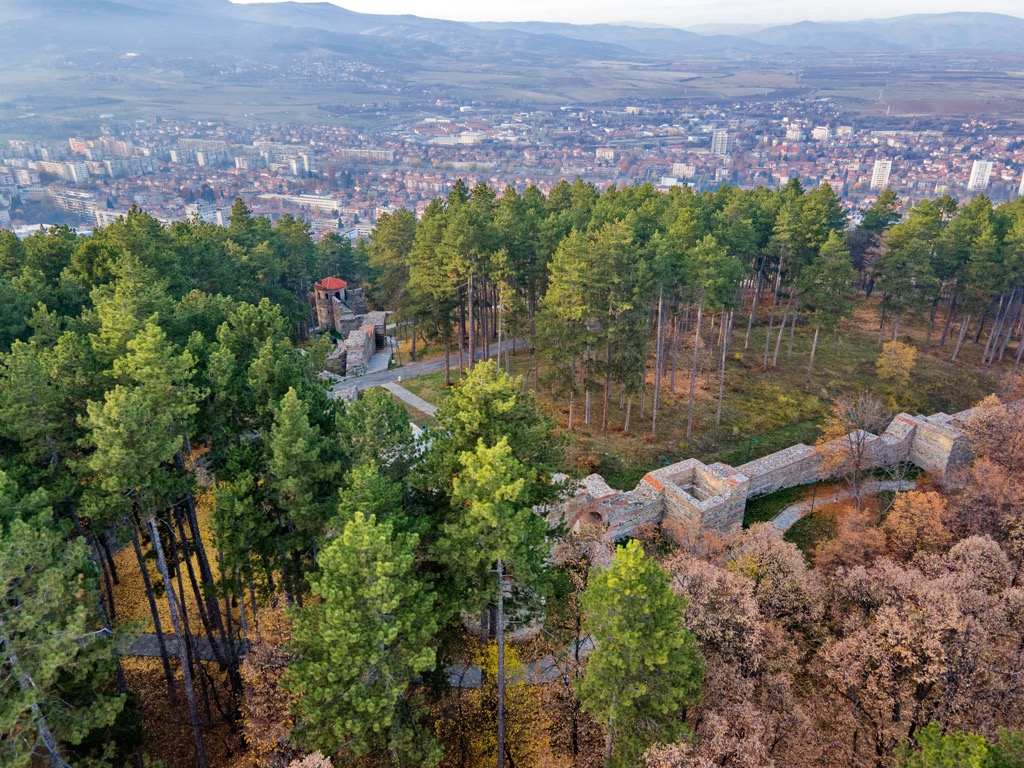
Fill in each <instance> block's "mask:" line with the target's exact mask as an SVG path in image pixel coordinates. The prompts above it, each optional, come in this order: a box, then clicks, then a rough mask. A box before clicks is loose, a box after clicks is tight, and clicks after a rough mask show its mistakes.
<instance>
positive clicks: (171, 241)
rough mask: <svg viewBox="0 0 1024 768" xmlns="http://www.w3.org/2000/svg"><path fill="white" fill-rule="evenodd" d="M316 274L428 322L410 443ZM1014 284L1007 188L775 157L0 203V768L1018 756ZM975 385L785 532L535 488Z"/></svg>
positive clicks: (400, 322)
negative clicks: (289, 197) (615, 506)
mask: <svg viewBox="0 0 1024 768" xmlns="http://www.w3.org/2000/svg"><path fill="white" fill-rule="evenodd" d="M330 275H337V276H341V277H344V278H345V279H346V280H349V281H353V282H355V283H360V284H362V285H363V286H364V288H365V291H366V293H367V295H368V296H369V297H370V299H371V301H372V303H374V304H375V305H376V306H377V307H380V308H385V309H388V310H390V311H391V312H392V313H393V314H392V316H391V318H392V319H391V320H390V321H389V322H391V323H394V324H397V330H396V333H397V335H399V336H401V337H402V340H403V341H402V349H403V353H405V352H407V353H408V356H409V357H410V358H412V359H414V360H415V359H423V358H424V357H426V358H430V357H431V356H436V357H437V359H440V358H441V357H443V359H444V370H443V372H442V373H441V374H440V375H439V376H438V381H437V382H435V383H434V385H436V387H435V390H434V391H435V394H436V399H437V401H438V403H437V404H438V409H437V413H436V415H435V417H434V419H433V420H432V421H431V422H430V424H429V426H428V427H427V430H426V433H425V438H419V437H417V436H415V434H414V431H413V428H412V425H411V424H410V413H409V412H408V411H407V410H406V408H405V407H404V406H403V405H402V404H401V403H399V402H398V401H397V400H395V399H393V398H392V397H391V396H390V395H389V394H388V393H386V392H385V391H383V390H380V389H367V390H365V391H364V392H363V393H362V396H361V397H360V398H358V399H355V400H353V401H351V402H347V401H345V400H343V399H336V398H333V397H331V396H330V394H331V393H330V386H331V381H330V380H329V377H326V376H324V375H323V373H322V372H323V371H324V369H325V360H326V357H327V355H328V354H329V352H330V351H331V348H332V345H333V344H334V343H335V341H334V339H333V338H332V334H330V333H328V334H321V335H317V334H315V333H314V332H313V329H312V327H311V323H312V310H311V305H310V298H309V294H310V291H311V290H312V287H313V284H314V283H315V282H316V281H317V280H319V279H321V278H323V277H326V276H330ZM1022 307H1024V202H1021V201H1017V202H1013V203H1009V204H1006V205H1001V206H999V207H994V206H993V205H992V204H991V202H990V201H989V200H987V199H986V198H985V197H983V196H978V197H976V198H974V199H973V200H971V201H969V202H966V203H963V204H961V203H959V202H958V201H956V200H953V199H952V198H949V197H942V198H938V199H935V200H926V201H924V202H920V203H916V204H914V205H912V206H910V207H908V208H907V209H906V210H903V208H902V205H901V203H900V201H899V200H898V199H897V198H896V196H895V195H894V194H893V193H891V192H890V191H886V192H884V193H883V194H881V195H880V196H879V198H878V200H877V202H876V203H874V204H873V205H872V206H871V207H869V208H867V209H865V210H863V211H860V212H859V215H858V217H857V223H856V224H854V225H850V223H849V222H848V219H847V216H846V214H845V212H844V210H843V208H842V207H841V205H840V204H839V201H838V200H837V199H836V198H835V196H834V194H833V193H832V191H831V189H830V188H829V187H827V186H825V187H822V188H820V189H815V190H811V191H805V190H804V189H803V188H802V187H801V186H800V184H799V183H798V182H796V181H793V182H790V183H789V184H788V185H786V186H785V187H783V188H781V189H778V190H768V189H763V188H762V189H757V190H753V191H746V190H740V189H733V188H730V187H722V188H721V189H719V190H717V191H714V192H707V193H700V194H697V193H694V192H692V191H689V190H685V189H678V190H673V191H672V192H671V193H668V194H664V193H660V192H657V191H656V190H654V189H653V188H651V187H649V186H640V187H630V188H625V189H614V188H613V189H609V190H606V191H603V192H602V191H599V190H597V189H595V188H594V187H592V186H590V185H587V184H585V183H583V182H581V181H578V180H577V181H576V182H573V183H567V182H563V183H560V184H559V185H557V186H556V187H555V188H554V189H552V191H551V192H550V193H549V194H547V195H544V194H542V193H541V192H540V191H539V190H537V189H536V188H532V187H531V188H527V189H526V190H525V191H522V192H520V191H517V190H515V189H512V188H509V189H506V190H504V191H503V192H502V193H501V194H500V195H499V194H498V193H496V191H495V190H493V189H490V188H489V187H487V186H485V185H479V186H476V187H474V188H472V189H468V188H467V187H466V186H465V185H464V184H462V183H461V182H459V183H457V184H456V185H455V186H454V187H453V189H452V190H451V192H450V193H449V194H448V195H447V196H446V197H445V198H443V199H441V198H439V199H437V200H435V201H434V202H433V203H431V204H430V206H429V207H428V208H427V209H426V211H425V212H424V214H423V216H422V217H421V218H419V219H417V218H416V217H415V216H414V215H413V214H412V213H410V212H408V211H398V212H394V213H390V214H385V215H383V216H382V217H381V218H380V220H379V221H378V223H377V226H376V228H375V230H374V231H373V233H372V235H371V237H370V238H369V240H368V241H366V242H360V243H357V244H356V245H352V244H351V243H349V241H348V240H346V239H343V238H339V237H337V236H335V235H327V236H324V237H323V238H322V239H319V240H318V241H315V240H314V239H313V238H312V237H311V235H310V232H309V230H308V228H307V226H306V225H305V224H304V223H303V222H302V221H301V220H298V219H295V218H292V217H289V216H284V217H282V218H280V219H279V220H278V221H276V222H275V223H274V224H271V222H270V221H269V220H268V219H266V218H263V217H260V216H255V215H253V214H252V213H251V212H250V211H249V210H248V209H247V208H246V207H245V205H244V203H242V201H240V200H239V201H236V203H235V205H234V207H233V209H232V214H231V220H230V224H229V226H226V227H218V226H214V225H212V224H207V223H202V222H199V221H188V222H183V223H176V224H173V225H171V226H169V227H165V226H163V225H161V224H160V223H159V222H157V221H156V220H155V219H153V218H152V217H150V216H149V215H147V214H146V213H144V212H142V211H139V210H133V211H132V212H131V213H130V214H129V215H128V216H127V217H125V218H124V219H122V220H119V221H118V222H117V223H115V224H113V225H111V226H109V227H106V228H103V229H100V230H97V231H96V232H94V233H93V234H92V235H90V236H88V237H79V236H77V235H76V234H75V233H74V232H73V231H72V230H70V229H67V228H65V227H54V228H52V229H51V230H49V231H47V232H41V233H38V234H35V235H32V236H31V237H28V238H26V239H25V240H24V241H20V240H18V239H17V238H16V237H14V236H13V235H12V234H11V233H9V232H0V591H2V597H3V599H2V600H0V766H3V768H8V766H9V767H11V768H14V767H20V768H24V767H27V766H35V765H47V764H48V765H51V766H58V767H59V768H64V767H65V766H74V768H78V767H79V766H85V767H86V768H93V767H95V768H101V767H106V766H111V767H116V768H121V766H140V767H141V766H147V765H149V766H156V765H164V766H167V767H168V768H175V767H177V766H200V768H206V767H207V766H216V767H217V768H220V767H221V766H223V767H225V768H257V767H266V768H285V767H286V766H288V767H292V768H298V767H304V768H315V767H323V766H338V767H340V766H366V767H367V768H376V767H378V766H379V767H380V768H384V767H385V766H396V767H402V768H406V767H409V768H413V767H416V766H422V767H424V768H425V767H427V766H444V767H445V768H457V767H458V768H471V767H472V768H475V767H476V766H495V765H497V766H500V767H501V768H504V766H508V767H509V768H514V766H538V767H541V768H577V767H579V768H582V767H584V766H586V767H590V766H595V767H596V766H608V767H609V768H634V767H644V768H708V767H710V766H732V767H736V768H748V767H749V768H754V767H755V766H759V767H760V766H780V767H781V766H787V767H788V766H798V767H799V766H808V767H809V766H837V767H838V766H864V767H865V768H868V767H870V768H887V767H889V766H902V767H907V768H909V767H911V766H935V767H938V766H952V765H957V766H961V765H962V766H986V767H994V766H1000V767H1005V766H1024V680H1022V675H1024V475H1022V471H1024V467H1022V465H1021V462H1022V457H1024V412H1022V411H1021V409H1020V408H1019V407H1018V406H1017V403H1018V401H1020V400H1021V399H1022V391H1024V385H1022V383H1021V381H1020V377H1019V371H1020V363H1021V358H1022V353H1024V333H1022V331H1024V327H1022V326H1024V312H1022ZM480 358H484V359H485V360H486V359H487V358H496V359H491V360H487V361H486V362H480V361H479V360H480ZM852 360H855V363H850V362H849V361H852ZM844 366H848V367H844ZM765 382H774V383H772V384H770V385H769V384H765ZM408 385H409V386H410V387H414V386H415V385H414V384H413V380H410V382H408ZM434 385H432V386H434ZM424 386H425V385H424ZM780 390H784V391H781V392H780ZM974 404H978V405H979V407H978V408H977V409H976V410H975V411H974V412H973V415H972V416H971V418H970V422H969V424H968V426H967V430H968V437H969V441H970V444H971V449H972V455H973V459H972V461H971V462H970V464H969V465H967V466H965V467H964V468H963V469H962V470H961V471H960V472H959V473H958V474H957V476H956V477H953V478H951V479H950V482H946V483H940V482H939V481H938V479H937V478H930V477H928V476H927V475H922V476H920V477H916V478H914V483H913V485H914V487H913V489H912V490H900V491H897V492H892V493H888V494H884V493H878V494H865V495H864V497H863V498H862V497H861V494H860V493H859V492H858V493H857V494H856V495H855V497H854V498H852V499H848V498H846V497H844V496H842V495H841V494H840V493H838V492H836V493H835V494H830V493H829V492H828V491H826V490H823V491H822V492H821V495H820V496H819V497H818V498H819V499H822V500H821V501H820V506H819V508H818V510H817V511H816V512H814V513H813V514H811V515H808V516H807V517H806V518H805V520H806V521H807V522H806V524H805V520H801V521H800V523H798V524H797V525H798V526H799V525H801V524H804V527H803V528H802V529H801V530H803V534H801V536H797V537H793V536H790V535H789V534H788V533H787V534H786V536H782V535H781V534H780V533H779V531H777V530H776V529H775V528H773V527H772V525H771V524H769V523H767V522H763V521H764V520H767V519H770V517H769V516H765V517H761V518H757V517H756V516H754V515H753V514H750V515H749V516H748V519H747V520H746V521H745V526H744V527H743V529H741V530H735V531H729V532H724V533H723V532H712V531H706V530H700V529H695V530H693V531H691V532H690V533H691V535H689V536H687V537H686V539H685V540H679V537H676V538H671V537H669V536H668V535H667V534H666V533H665V532H663V531H661V530H659V529H657V528H650V529H645V530H643V531H640V532H639V533H638V534H637V535H636V536H634V537H632V538H630V539H629V540H628V541H620V542H612V541H609V540H608V539H607V537H606V536H605V535H604V531H603V530H602V529H601V526H600V525H599V524H597V523H583V524H581V525H579V526H574V527H573V528H572V530H568V529H567V528H566V527H565V526H559V525H555V526H549V524H548V521H547V520H546V519H545V517H544V515H543V513H545V512H547V511H549V510H550V509H551V505H553V504H555V503H557V502H558V500H559V498H560V497H561V496H562V495H563V494H567V493H572V492H573V491H574V490H575V487H576V485H577V483H578V481H579V479H580V478H581V476H583V475H585V474H587V473H588V472H590V471H592V470H593V469H595V468H600V467H601V465H602V462H614V461H622V460H625V459H624V457H628V455H629V454H633V455H634V456H641V457H643V460H644V461H647V460H649V459H650V458H652V457H651V454H650V453H649V450H650V449H652V448H654V449H656V450H658V451H661V452H662V453H664V455H665V456H666V457H667V456H669V455H671V456H678V455H683V456H686V455H698V454H700V455H711V454H714V455H716V456H725V457H729V456H736V457H737V458H736V459H733V461H734V462H735V463H742V461H743V457H744V456H748V457H749V456H750V455H751V454H752V452H753V450H754V441H753V439H752V434H753V432H752V431H751V430H752V429H753V430H761V429H762V427H763V429H764V431H758V434H761V435H762V437H764V438H765V443H769V442H770V441H769V439H768V435H769V434H775V435H776V437H778V439H790V438H792V437H793V436H794V435H795V434H804V433H800V432H794V431H793V425H794V424H810V427H808V428H809V429H810V430H812V432H810V433H808V434H812V437H809V438H808V439H809V440H811V439H814V438H813V435H818V436H820V439H823V440H824V439H827V438H829V437H830V436H835V435H838V434H845V433H846V432H849V431H851V428H852V427H855V426H863V427H864V428H870V431H876V432H877V431H879V430H881V429H884V427H885V424H886V423H887V422H888V420H889V418H891V417H892V416H893V415H894V414H895V413H896V412H897V410H899V409H905V410H915V409H916V410H923V409H934V410H939V409H942V408H945V409H948V410H950V411H952V410H959V409H962V408H966V407H968V406H970V405H974ZM925 412H931V411H930V410H929V411H925ZM770 417H774V418H775V420H776V422H777V423H774V422H773V423H774V426H770V427H769V426H764V425H765V424H767V423H768V422H767V421H765V420H769V421H770ZM753 425H758V426H753ZM772 430H775V431H774V432H773V431H772ZM794 442H795V440H794ZM669 444H671V446H669ZM767 450H774V448H770V446H769V445H767V444H766V445H760V446H759V447H758V453H759V455H762V454H763V453H764V452H766V451H767ZM616 454H617V455H616ZM657 455H658V456H659V457H661V456H662V454H657ZM665 461H666V463H667V461H668V459H667V458H666V459H665ZM651 468H653V467H651ZM887 472H891V474H892V475H893V476H895V475H899V476H900V477H906V476H907V475H908V471H907V468H905V467H893V468H890V469H889V470H887ZM866 479H867V478H865V477H862V476H857V477H850V478H848V482H850V483H851V484H852V485H853V486H854V487H855V488H860V483H862V482H865V481H866ZM632 480H633V481H635V478H632ZM626 485H629V484H628V483H626ZM630 487H631V486H630ZM831 487H832V486H829V488H831ZM815 493H818V491H815ZM841 498H842V500H841ZM830 499H831V500H830ZM766 501H767V498H766ZM813 504H814V502H812V508H813ZM748 513H751V510H749V509H748ZM795 529H796V528H794V530H795ZM812 529H813V530H812Z"/></svg>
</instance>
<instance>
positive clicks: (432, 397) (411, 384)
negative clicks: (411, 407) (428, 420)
mask: <svg viewBox="0 0 1024 768" xmlns="http://www.w3.org/2000/svg"><path fill="white" fill-rule="evenodd" d="M458 382H459V371H458V368H456V369H455V370H453V371H452V384H453V385H454V384H457V383H458ZM402 386H403V387H405V388H406V389H408V390H409V391H410V392H412V393H413V394H414V395H416V396H417V397H422V398H423V399H424V400H426V401H427V402H428V403H430V404H431V405H440V404H441V401H442V400H444V399H445V398H446V397H448V395H449V394H451V388H450V387H446V386H445V385H444V371H440V372H439V373H428V374H425V375H423V376H417V377H415V378H412V379H402Z"/></svg>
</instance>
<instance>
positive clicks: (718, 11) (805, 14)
mask: <svg viewBox="0 0 1024 768" xmlns="http://www.w3.org/2000/svg"><path fill="white" fill-rule="evenodd" d="M264 1H267V0H233V2H264ZM269 1H270V2H273V1H274V0H269ZM305 1H307V0H300V2H305ZM308 1H310V2H312V1H315V0H308ZM332 2H335V4H336V5H341V6H344V7H345V8H348V9H349V10H352V11H359V12H360V13H413V14H416V15H417V16H427V17H430V18H435V19H455V20H458V21H568V22H573V23H577V24H586V23H598V22H615V21H642V22H650V23H657V24H669V25H672V26H677V27H686V26H691V25H694V24H707V23H742V24H770V23H785V22H790V21H800V20H803V19H811V20H813V21H832V20H842V19H864V18H884V17H888V16H901V15H904V14H909V13H921V12H923V11H927V12H930V13H942V12H946V11H990V12H993V13H1008V14H1011V15H1013V16H1022V15H1024V0H928V2H927V3H923V2H921V0H857V2H846V3H822V2H821V0H631V1H630V2H626V3H623V2H620V1H618V0H511V2H504V3H499V2H493V0H492V2H486V1H484V2H481V0H332Z"/></svg>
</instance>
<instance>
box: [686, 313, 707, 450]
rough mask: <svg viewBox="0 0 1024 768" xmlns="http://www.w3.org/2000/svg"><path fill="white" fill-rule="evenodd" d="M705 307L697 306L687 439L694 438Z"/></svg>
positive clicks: (687, 415) (687, 417) (687, 416)
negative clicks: (698, 370) (701, 330)
mask: <svg viewBox="0 0 1024 768" xmlns="http://www.w3.org/2000/svg"><path fill="white" fill-rule="evenodd" d="M703 315H704V305H703V304H697V330H696V331H695V332H694V334H693V366H692V367H691V369H690V407H689V410H688V412H687V414H686V439H687V440H688V441H689V440H690V439H691V437H692V436H693V406H694V402H695V401H696V397H697V361H698V360H699V359H700V322H701V319H702V317H703Z"/></svg>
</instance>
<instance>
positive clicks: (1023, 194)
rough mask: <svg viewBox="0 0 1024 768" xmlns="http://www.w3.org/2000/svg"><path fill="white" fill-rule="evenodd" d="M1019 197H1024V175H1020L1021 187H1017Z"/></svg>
mask: <svg viewBox="0 0 1024 768" xmlns="http://www.w3.org/2000/svg"><path fill="white" fill-rule="evenodd" d="M1017 197H1024V173H1022V174H1021V175H1020V186H1019V187H1017Z"/></svg>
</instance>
